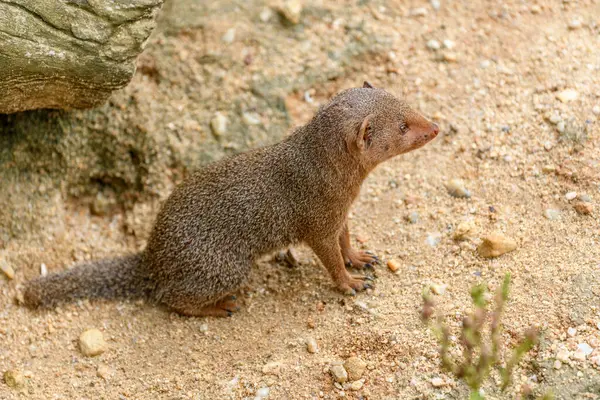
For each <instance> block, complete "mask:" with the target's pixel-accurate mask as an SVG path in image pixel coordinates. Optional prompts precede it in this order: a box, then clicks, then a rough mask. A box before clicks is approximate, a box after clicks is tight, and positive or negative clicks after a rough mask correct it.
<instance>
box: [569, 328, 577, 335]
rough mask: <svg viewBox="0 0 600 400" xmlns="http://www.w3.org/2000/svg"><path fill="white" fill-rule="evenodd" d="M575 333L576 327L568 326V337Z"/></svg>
mask: <svg viewBox="0 0 600 400" xmlns="http://www.w3.org/2000/svg"><path fill="white" fill-rule="evenodd" d="M576 334H577V329H575V328H573V327H570V328H569V329H567V335H569V336H570V337H573V336H575V335H576Z"/></svg>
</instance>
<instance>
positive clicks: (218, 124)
mask: <svg viewBox="0 0 600 400" xmlns="http://www.w3.org/2000/svg"><path fill="white" fill-rule="evenodd" d="M228 123H229V121H228V120H227V117H226V116H225V115H223V114H222V113H220V112H217V113H215V115H214V116H213V118H212V120H211V121H210V127H211V129H212V131H213V133H214V134H215V136H222V135H224V134H225V133H227V124H228Z"/></svg>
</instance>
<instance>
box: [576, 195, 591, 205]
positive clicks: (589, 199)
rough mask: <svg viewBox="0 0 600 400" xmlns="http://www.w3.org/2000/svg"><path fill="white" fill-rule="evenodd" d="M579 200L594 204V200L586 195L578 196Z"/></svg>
mask: <svg viewBox="0 0 600 400" xmlns="http://www.w3.org/2000/svg"><path fill="white" fill-rule="evenodd" d="M577 197H578V199H579V200H581V201H584V202H586V203H591V202H592V198H591V197H590V196H589V195H587V194H585V193H581V194H580V195H578V196H577Z"/></svg>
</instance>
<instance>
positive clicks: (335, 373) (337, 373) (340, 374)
mask: <svg viewBox="0 0 600 400" xmlns="http://www.w3.org/2000/svg"><path fill="white" fill-rule="evenodd" d="M329 373H330V374H331V376H332V377H333V380H334V381H336V382H337V383H344V382H346V381H347V380H348V372H346V370H345V369H344V367H343V366H341V365H332V366H331V367H330V368H329Z"/></svg>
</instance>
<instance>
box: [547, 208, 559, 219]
mask: <svg viewBox="0 0 600 400" xmlns="http://www.w3.org/2000/svg"><path fill="white" fill-rule="evenodd" d="M544 216H545V217H546V218H548V219H549V220H551V221H555V220H557V219H560V211H559V210H556V209H554V208H548V209H546V210H545V211H544Z"/></svg>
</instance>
